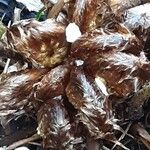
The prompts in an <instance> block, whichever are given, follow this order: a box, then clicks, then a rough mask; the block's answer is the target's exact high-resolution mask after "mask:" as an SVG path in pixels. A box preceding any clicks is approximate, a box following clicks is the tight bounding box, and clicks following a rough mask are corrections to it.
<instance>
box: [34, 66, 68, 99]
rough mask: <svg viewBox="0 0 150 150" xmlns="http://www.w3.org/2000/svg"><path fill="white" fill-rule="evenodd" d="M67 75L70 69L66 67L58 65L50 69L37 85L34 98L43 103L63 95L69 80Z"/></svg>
mask: <svg viewBox="0 0 150 150" xmlns="http://www.w3.org/2000/svg"><path fill="white" fill-rule="evenodd" d="M69 74H70V67H68V66H67V65H60V66H58V67H55V68H54V69H52V70H51V71H50V72H48V73H47V74H46V75H45V76H44V77H43V78H42V80H41V81H40V82H39V83H38V86H37V90H36V98H37V99H38V100H41V101H44V100H47V99H49V98H52V97H55V96H58V95H64V91H65V88H66V86H67V84H68V80H69Z"/></svg>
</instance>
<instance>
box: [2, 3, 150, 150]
mask: <svg viewBox="0 0 150 150" xmlns="http://www.w3.org/2000/svg"><path fill="white" fill-rule="evenodd" d="M43 2H44V3H45V4H46V5H47V6H46V8H48V9H49V10H48V14H49V19H47V20H45V21H43V22H38V21H35V20H34V19H30V20H22V21H20V22H18V23H16V24H14V25H12V26H11V27H10V28H9V29H7V31H6V34H5V38H4V39H3V40H1V44H0V51H1V52H2V53H1V56H3V57H4V56H5V57H9V58H13V59H14V60H16V61H18V59H21V60H23V61H24V60H26V61H27V62H28V63H30V65H29V67H28V68H27V69H24V70H22V71H17V72H12V73H9V74H1V82H0V119H1V120H0V121H1V124H3V120H4V119H3V118H6V119H7V121H8V119H10V120H11V119H13V118H16V117H17V116H22V114H28V115H30V116H33V115H34V117H35V118H36V119H35V120H36V123H37V126H38V127H37V134H39V136H40V137H41V138H42V139H43V142H41V141H40V144H41V146H43V147H44V149H50V150H51V149H54V150H62V149H66V150H70V149H71V150H78V149H80V150H81V149H87V150H89V149H91V147H92V149H93V150H96V149H97V148H100V149H104V148H105V149H106V148H107V147H109V148H110V149H115V148H116V149H120V148H121V149H130V146H132V149H137V147H138V146H139V144H140V142H138V141H135V139H134V138H137V139H138V140H139V141H141V142H142V143H143V144H142V146H143V147H144V148H146V147H147V148H148V149H149V145H150V144H149V142H150V139H149V137H150V135H149V130H148V127H147V128H146V126H148V125H147V124H148V121H147V120H148V118H150V116H149V114H150V112H149V105H150V104H149V99H150V62H149V59H150V57H149V55H148V53H149V49H150V47H149V39H150V26H149V25H150V15H149V11H148V9H150V5H149V3H147V4H144V5H141V6H138V5H140V4H143V3H146V2H148V1H142V2H141V1H140V0H138V1H132V2H131V1H129V0H125V1H121V0H118V1H113V0H70V1H67V2H65V1H59V2H58V3H57V4H53V3H52V4H51V5H49V6H50V7H48V2H47V1H43ZM49 3H50V2H49ZM59 4H61V5H59ZM62 4H63V5H62ZM132 7H133V8H132ZM142 9H144V14H143V10H142ZM58 10H59V11H61V12H59V11H58ZM138 10H140V11H139V12H138V13H137V11H138ZM52 12H55V13H54V14H53V13H52ZM56 12H57V13H56ZM69 23H75V24H76V25H77V26H78V27H79V29H80V31H81V34H82V35H81V36H80V37H78V38H77V39H76V40H75V42H73V43H69V42H67V40H66V32H67V31H66V27H67V25H68V24H69ZM72 34H74V33H72ZM17 56H19V57H17ZM143 120H144V121H145V122H144V121H143ZM137 122H138V123H137ZM130 127H131V130H132V128H134V130H132V131H130V130H129V129H130ZM120 134H121V136H120V138H118V136H119V135H120ZM130 134H132V135H130ZM129 137H130V138H131V139H130V141H131V142H132V144H130V146H129V145H128V144H127V143H126V141H125V142H124V140H126V139H127V138H129ZM38 142H39V141H38ZM125 143H126V144H125ZM137 145H138V146H137Z"/></svg>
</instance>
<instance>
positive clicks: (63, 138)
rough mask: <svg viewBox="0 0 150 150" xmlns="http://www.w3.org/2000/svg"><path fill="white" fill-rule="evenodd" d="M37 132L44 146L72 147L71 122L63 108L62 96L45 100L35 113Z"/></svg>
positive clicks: (59, 149) (59, 148)
mask: <svg viewBox="0 0 150 150" xmlns="http://www.w3.org/2000/svg"><path fill="white" fill-rule="evenodd" d="M37 117H38V129H37V130H38V134H39V135H41V136H42V138H43V142H44V143H43V144H44V147H45V148H48V147H49V148H51V149H57V150H62V149H72V148H73V144H71V141H73V140H74V137H73V135H71V134H72V133H71V124H70V121H69V117H68V113H67V111H66V110H65V107H64V104H63V98H62V96H61V95H60V96H56V97H54V98H52V99H49V100H47V101H46V102H45V103H44V104H43V105H42V106H41V108H40V110H39V111H38V113H37Z"/></svg>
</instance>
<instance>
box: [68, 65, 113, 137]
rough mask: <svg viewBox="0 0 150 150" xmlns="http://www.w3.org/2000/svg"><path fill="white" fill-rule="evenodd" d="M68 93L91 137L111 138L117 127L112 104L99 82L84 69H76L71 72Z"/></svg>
mask: <svg viewBox="0 0 150 150" xmlns="http://www.w3.org/2000/svg"><path fill="white" fill-rule="evenodd" d="M66 92H67V97H68V100H69V102H70V103H71V104H72V105H73V106H74V107H75V108H76V109H77V110H78V117H79V120H80V121H81V122H82V123H83V124H84V125H85V127H86V128H87V129H88V131H89V134H90V136H91V137H93V138H94V139H99V138H101V139H103V138H105V137H107V135H109V136H110V134H111V131H112V130H113V129H114V128H113V127H114V126H113V125H115V121H114V116H113V114H112V110H111V103H110V102H109V101H108V99H107V93H103V91H102V90H101V88H100V87H99V85H98V83H97V81H96V80H93V79H91V78H89V76H88V75H86V73H85V72H84V70H83V68H82V67H75V68H74V69H72V71H71V77H70V82H69V84H68V86H67V89H66ZM105 94H106V95H105ZM85 134H86V133H85Z"/></svg>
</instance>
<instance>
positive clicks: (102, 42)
mask: <svg viewBox="0 0 150 150" xmlns="http://www.w3.org/2000/svg"><path fill="white" fill-rule="evenodd" d="M142 48H143V46H142V44H141V43H140V41H139V40H138V39H137V38H136V37H135V35H134V34H132V33H131V32H130V31H129V30H128V29H127V28H126V27H125V26H123V25H122V24H118V23H109V24H107V26H106V27H105V28H100V29H96V30H94V31H91V32H88V33H85V34H83V35H82V36H81V37H80V38H78V39H77V40H76V41H75V42H74V43H73V44H72V47H71V57H73V58H76V59H81V60H84V61H88V59H89V58H92V57H96V55H99V56H101V55H103V54H106V53H107V54H108V53H112V52H118V51H120V52H126V53H132V54H135V55H138V56H139V54H140V52H141V49H142Z"/></svg>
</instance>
